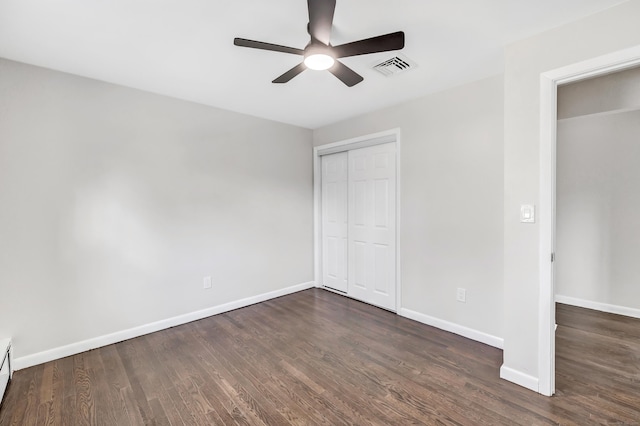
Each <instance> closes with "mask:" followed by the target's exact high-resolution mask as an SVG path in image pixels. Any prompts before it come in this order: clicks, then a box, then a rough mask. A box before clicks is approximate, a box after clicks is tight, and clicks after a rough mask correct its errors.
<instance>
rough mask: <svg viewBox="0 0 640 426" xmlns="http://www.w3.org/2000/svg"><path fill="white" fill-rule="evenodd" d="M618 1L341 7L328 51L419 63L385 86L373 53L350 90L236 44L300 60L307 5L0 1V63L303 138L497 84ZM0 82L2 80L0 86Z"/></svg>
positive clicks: (355, 60)
mask: <svg viewBox="0 0 640 426" xmlns="http://www.w3.org/2000/svg"><path fill="white" fill-rule="evenodd" d="M624 1H625V0H386V1H383V0H338V1H337V6H336V11H335V19H334V28H333V33H332V39H331V42H332V44H333V45H338V44H342V43H345V42H349V41H354V40H359V39H363V38H368V37H372V36H376V35H380V34H385V33H389V32H394V31H398V30H402V31H404V32H405V34H406V45H405V48H404V49H403V51H402V53H403V54H404V55H406V56H407V57H409V58H410V59H411V60H413V61H415V62H417V63H418V68H416V69H413V70H411V71H409V72H407V73H405V74H399V75H396V76H393V77H384V76H382V75H381V74H378V73H377V72H376V71H374V70H372V69H371V66H372V65H373V64H374V63H377V62H380V61H381V60H383V59H386V58H388V57H391V53H389V52H388V53H378V54H374V55H366V56H359V57H352V58H345V59H344V60H343V62H344V63H345V64H346V65H348V66H349V67H351V68H353V69H354V70H355V71H356V72H358V73H359V74H361V75H362V76H363V77H364V81H363V82H362V83H360V84H358V85H356V86H354V87H352V88H348V87H346V86H345V85H343V84H342V83H341V82H340V81H339V80H338V79H336V78H335V77H334V76H333V75H331V74H330V73H328V72H326V71H311V70H307V71H305V72H303V73H302V74H301V75H299V76H297V77H296V78H294V79H293V80H291V81H290V82H289V83H287V84H284V85H276V84H272V83H271V80H273V79H274V78H275V77H277V76H279V75H280V74H282V73H283V72H285V71H287V70H288V69H289V68H291V67H293V66H294V65H296V64H297V63H299V62H300V60H301V57H299V56H295V55H289V54H284V53H277V52H267V51H261V50H255V49H247V48H242V47H236V46H234V45H233V38H234V37H242V38H248V39H253V40H260V41H266V42H271V43H275V44H282V45H286V46H291V47H297V48H301V49H302V48H304V47H305V45H306V44H307V42H308V41H309V36H308V34H307V32H306V24H307V21H308V16H307V4H306V1H305V0H0V57H5V58H8V59H12V60H16V61H21V62H26V63H29V64H34V65H39V66H43V67H47V68H52V69H56V70H61V71H65V72H69V73H73V74H77V75H81V76H86V77H90V78H95V79H98V80H103V81H108V82H112V83H117V84H120V85H124V86H129V87H134V88H138V89H142V90H146V91H149V92H155V93H160V94H164V95H168V96H173V97H176V98H181V99H186V100H190V101H195V102H199V103H203V104H207V105H212V106H216V107H219V108H224V109H228V110H232V111H238V112H242V113H246V114H251V115H255V116H259V117H264V118H268V119H272V120H277V121H281V122H285V123H290V124H294V125H298V126H303V127H307V128H312V129H313V128H317V127H320V126H322V125H325V124H329V123H332V122H336V121H340V120H343V119H345V118H348V117H352V116H355V115H359V114H362V113H365V112H368V111H373V110H376V109H379V108H382V107H385V106H389V105H393V104H396V103H399V102H402V101H405V100H409V99H413V98H417V97H420V96H423V95H426V94H428V93H433V92H436V91H439V90H443V89H445V88H448V87H452V86H455V85H459V84H462V83H465V82H468V81H472V80H477V79H480V78H483V77H487V76H490V75H494V74H497V73H500V72H501V71H502V68H503V60H502V49H503V47H504V46H505V45H506V44H508V43H510V42H513V41H516V40H519V39H522V38H525V37H528V36H531V35H533V34H536V33H539V32H542V31H544V30H547V29H550V28H553V27H557V26H560V25H563V24H564V23H567V22H570V21H573V20H576V19H579V18H581V17H583V16H586V15H589V14H593V13H595V12H598V11H600V10H602V9H605V8H608V7H611V6H614V5H616V4H619V3H623V2H624ZM0 78H1V76H0Z"/></svg>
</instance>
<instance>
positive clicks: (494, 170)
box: [313, 76, 503, 338]
mask: <svg viewBox="0 0 640 426" xmlns="http://www.w3.org/2000/svg"><path fill="white" fill-rule="evenodd" d="M502 89H503V79H502V77H501V76H496V77H492V78H489V79H484V80H481V81H477V82H474V83H470V84H467V85H464V86H461V87H457V88H454V89H450V90H447V91H444V92H441V93H437V94H434V95H430V96H427V97H424V98H421V99H418V100H415V101H411V102H407V103H403V104H401V105H397V106H394V107H390V108H386V109H383V110H381V111H377V112H373V113H370V114H366V115H363V116H360V117H356V118H353V119H350V120H346V121H344V122H341V123H337V124H334V125H330V126H326V127H323V128H320V129H317V130H315V131H314V133H313V137H314V145H322V144H326V143H331V142H336V141H341V140H345V139H350V138H354V137H358V136H363V135H367V134H372V133H376V132H380V131H384V130H388V129H391V128H396V127H399V128H400V129H401V154H400V155H401V173H400V179H401V203H402V211H401V229H400V241H401V246H400V248H399V250H400V253H401V257H402V264H401V273H402V300H401V301H400V303H399V306H400V307H401V308H403V309H408V310H411V311H413V312H416V313H418V314H422V315H426V316H430V317H435V318H437V319H440V320H444V321H448V322H451V323H454V324H456V325H459V326H463V327H467V328H470V329H473V330H476V331H479V332H482V333H486V334H488V335H491V336H493V337H497V338H501V337H502V334H503V331H502V327H503V325H502V320H503V315H502V306H503V297H502V281H503V280H502V257H503V253H502V223H503V220H502V219H503V218H502V205H503V192H502V190H503V180H502V174H503V164H502V161H503V157H502V149H503V119H502V117H503V91H502ZM457 287H463V288H466V289H467V302H466V303H460V302H457V301H456V288H457Z"/></svg>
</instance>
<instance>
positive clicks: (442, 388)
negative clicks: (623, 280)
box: [0, 289, 640, 426]
mask: <svg viewBox="0 0 640 426" xmlns="http://www.w3.org/2000/svg"><path fill="white" fill-rule="evenodd" d="M558 313H559V314H558V318H559V320H560V321H561V322H560V324H562V325H560V326H559V328H558V333H557V334H558V361H557V364H558V378H557V388H558V393H557V395H556V396H555V397H553V398H546V397H543V396H540V395H538V394H536V393H534V392H531V391H528V390H526V389H523V388H521V387H519V386H517V385H514V384H511V383H509V382H506V381H503V380H500V379H499V378H498V374H499V368H500V365H501V363H502V351H500V350H498V349H495V348H492V347H489V346H486V345H483V344H480V343H477V342H473V341H471V340H468V339H465V338H462V337H459V336H456V335H453V334H450V333H447V332H444V331H440V330H437V329H434V328H431V327H428V326H425V325H422V324H419V323H416V322H414V321H411V320H408V319H405V318H401V317H399V316H397V315H395V314H392V313H390V312H386V311H384V310H380V309H377V308H374V307H372V306H369V305H366V304H363V303H359V302H356V301H353V300H350V299H348V298H345V297H342V296H339V295H336V294H333V293H330V292H327V291H323V290H320V289H311V290H307V291H303V292H300V293H296V294H292V295H289V296H285V297H281V298H278V299H274V300H271V301H268V302H264V303H260V304H257V305H253V306H250V307H247V308H244V309H238V310H236V311H232V312H228V313H226V314H221V315H217V316H214V317H210V318H206V319H203V320H200V321H196V322H193V323H190V324H186V325H183V326H179V327H175V328H171V329H168V330H164V331H160V332H158V333H154V334H150V335H147V336H142V337H139V338H136V339H132V340H128V341H125V342H121V343H118V344H115V345H110V346H106V347H103V348H100V349H96V350H93V351H90V352H86V353H82V354H79V355H75V356H72V357H68V358H64V359H60V360H57V361H53V362H49V363H46V364H43V365H39V366H36V367H32V368H28V369H25V370H20V371H17V372H16V373H15V375H14V379H13V381H12V382H11V384H10V386H9V388H8V390H7V394H6V396H5V401H4V403H3V405H2V407H1V409H0V425H32V424H38V425H39V424H43V425H84V424H96V425H118V426H120V425H140V424H158V425H182V424H193V425H209V424H222V425H227V424H242V425H253V424H266V425H280V424H284V425H286V424H303V425H307V424H328V425H340V424H357V425H366V424H377V425H383V424H384V425H404V424H459V425H479V424H487V425H499V424H504V425H518V424H521V425H538V424H576V425H587V424H609V425H614V424H617V425H622V424H640V376H639V370H640V360H639V359H638V357H639V356H640V347H639V346H638V340H639V339H638V337H639V333H640V331H639V330H640V327H638V324H639V323H640V321H638V320H632V321H635V322H631V323H629V322H628V321H626V320H620V319H619V318H616V317H615V316H613V318H610V317H608V316H606V315H605V316H602V315H596V316H593V315H591V314H590V313H589V312H586V313H585V312H583V311H582V310H577V311H576V310H574V308H565V307H559V308H558ZM627 340H629V342H627Z"/></svg>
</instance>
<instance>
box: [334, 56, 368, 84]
mask: <svg viewBox="0 0 640 426" xmlns="http://www.w3.org/2000/svg"><path fill="white" fill-rule="evenodd" d="M329 72H330V73H331V74H333V75H335V76H336V77H338V78H339V79H340V81H342V82H343V83H344V84H346V85H347V86H349V87H351V86H355V85H356V84H358V83H360V82H361V81H362V80H364V78H362V76H361V75H360V74H358V73H356V72H355V71H354V70H352V69H351V68H349V67H348V66H346V65H345V64H343V63H342V62H340V61H336V62H335V63H334V64H333V66H332V67H331V68H329Z"/></svg>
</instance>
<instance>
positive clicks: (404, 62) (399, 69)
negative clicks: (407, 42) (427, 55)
mask: <svg viewBox="0 0 640 426" xmlns="http://www.w3.org/2000/svg"><path fill="white" fill-rule="evenodd" d="M417 66H418V64H416V63H415V62H413V61H412V60H411V59H409V58H407V57H406V56H404V55H396V56H394V57H392V58H389V59H386V60H384V61H382V62H380V63H378V64H375V65H374V66H373V67H372V68H373V69H374V70H376V71H378V72H379V73H380V74H382V75H384V76H385V77H391V76H392V75H396V74H400V73H404V72H407V71H409V70H411V69H413V68H416V67H417Z"/></svg>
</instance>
